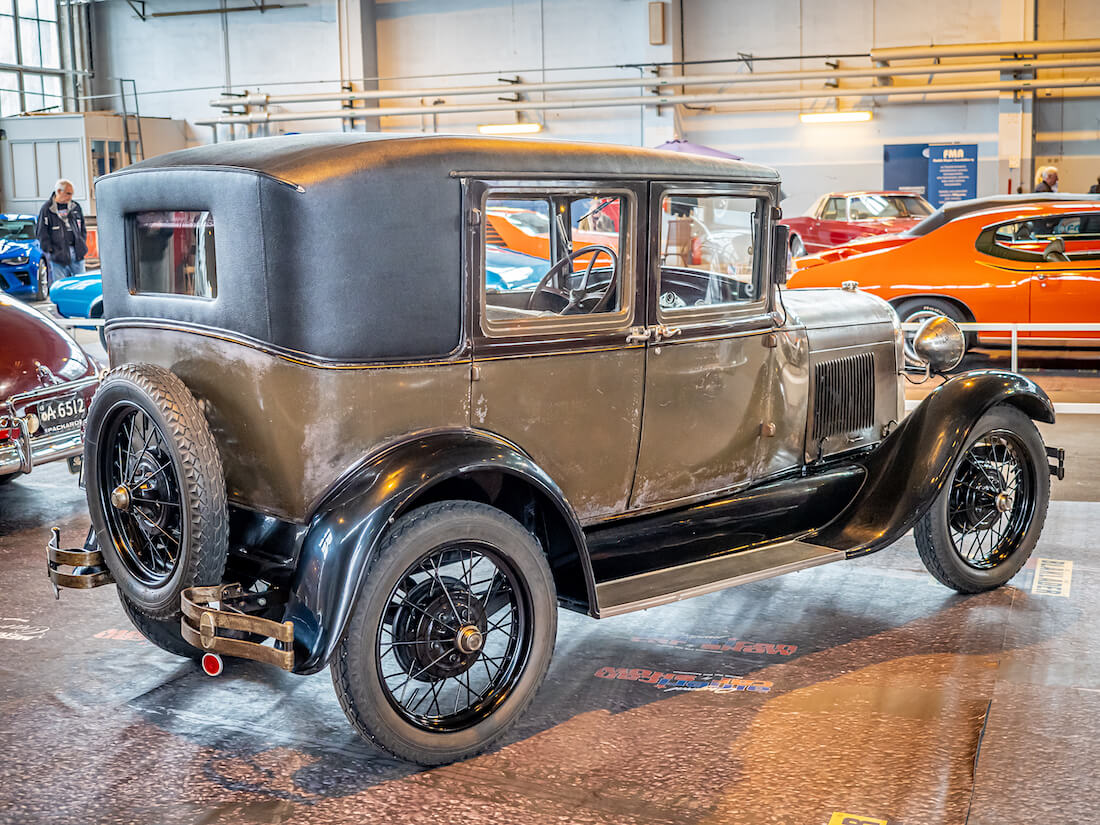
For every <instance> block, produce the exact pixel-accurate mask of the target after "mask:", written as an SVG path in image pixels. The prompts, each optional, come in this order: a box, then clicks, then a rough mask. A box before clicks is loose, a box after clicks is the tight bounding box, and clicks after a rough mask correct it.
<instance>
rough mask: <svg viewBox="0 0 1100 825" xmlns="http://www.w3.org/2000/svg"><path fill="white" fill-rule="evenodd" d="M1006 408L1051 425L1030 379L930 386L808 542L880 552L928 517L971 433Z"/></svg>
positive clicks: (978, 374)
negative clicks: (852, 493)
mask: <svg viewBox="0 0 1100 825" xmlns="http://www.w3.org/2000/svg"><path fill="white" fill-rule="evenodd" d="M997 404H1012V405H1014V406H1017V407H1019V408H1020V409H1021V410H1022V411H1023V412H1024V413H1026V414H1027V415H1028V416H1030V417H1031V418H1033V419H1035V420H1038V421H1045V422H1046V423H1048V424H1053V423H1054V405H1053V404H1052V403H1051V401H1050V399H1049V398H1048V397H1047V394H1046V393H1045V392H1043V389H1042V388H1041V387H1040V386H1039V385H1038V384H1036V383H1035V382H1034V381H1032V380H1030V379H1028V378H1025V377H1024V376H1022V375H1017V374H1016V373H1011V372H1002V371H1000V370H980V371H975V372H968V373H963V374H962V375H959V376H957V377H955V378H952V379H951V380H949V381H946V382H945V383H943V384H942V385H940V386H939V387H937V388H936V389H935V390H934V391H933V392H932V393H930V394H929V395H928V397H927V398H925V399H924V401H922V402H921V404H920V406H918V407H917V408H916V409H915V410H913V412H912V413H910V415H908V416H907V417H906V418H905V420H904V421H902V423H901V425H900V426H899V427H898V428H897V429H896V430H894V432H892V433H891V434H890V435H889V436H888V437H887V438H886V439H884V440H883V441H882V443H881V444H880V445H879V446H878V447H877V448H876V449H875V450H874V451H872V452H871V453H868V454H867V455H866V456H863V457H862V458H860V459H859V460H858V461H859V463H860V464H862V465H863V466H864V467H865V468H866V470H867V478H866V481H865V482H864V484H863V486H862V487H861V488H860V491H859V492H858V493H857V494H856V497H855V498H854V499H853V500H852V503H851V504H850V505H848V507H846V508H845V509H844V511H843V512H842V513H841V514H840V515H839V516H838V517H837V518H836V519H834V520H833V521H832V522H831V523H830V524H828V525H827V526H826V527H825V528H824V529H823V530H822V531H821V532H820V533H819V534H818V535H817V536H816V537H815V538H814V539H812V541H813V542H814V543H815V544H823V545H825V546H827V547H831V548H833V549H835V550H844V551H846V552H847V553H848V555H849V556H856V555H861V554H864V553H871V552H874V551H875V550H881V549H882V548H883V547H886V546H887V545H889V544H892V543H893V542H895V541H897V539H899V538H900V537H901V536H902V535H904V534H905V533H906V532H907V531H909V530H910V529H911V528H912V527H913V525H915V524H916V523H917V521H918V520H919V519H920V518H921V517H922V516H923V515H924V514H925V513H926V512H928V508H929V507H931V506H932V502H933V501H935V499H936V496H938V495H939V492H940V490H941V489H942V488H943V485H944V484H945V483H946V481H947V479H948V478H949V477H950V475H951V471H952V470H953V469H954V466H955V462H956V461H957V460H958V458H959V456H960V455H961V453H962V448H963V444H965V443H966V439H967V437H969V435H970V431H971V430H972V429H973V428H974V425H975V424H976V423H977V422H978V419H979V418H981V417H982V416H983V415H984V414H985V413H986V412H987V411H988V410H989V409H991V408H992V407H994V406H996V405H997Z"/></svg>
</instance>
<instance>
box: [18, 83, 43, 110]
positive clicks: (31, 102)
mask: <svg viewBox="0 0 1100 825" xmlns="http://www.w3.org/2000/svg"><path fill="white" fill-rule="evenodd" d="M45 105H46V103H45V100H44V98H43V97H42V75H40V74H25V75H23V111H25V112H37V111H38V110H39V109H42V108H44V107H45Z"/></svg>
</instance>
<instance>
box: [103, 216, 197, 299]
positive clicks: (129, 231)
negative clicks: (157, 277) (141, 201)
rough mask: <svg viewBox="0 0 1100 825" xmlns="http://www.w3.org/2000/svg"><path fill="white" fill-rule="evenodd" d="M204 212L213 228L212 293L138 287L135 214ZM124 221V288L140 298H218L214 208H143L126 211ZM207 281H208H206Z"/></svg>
mask: <svg viewBox="0 0 1100 825" xmlns="http://www.w3.org/2000/svg"><path fill="white" fill-rule="evenodd" d="M162 211H171V212H205V213H207V214H208V215H209V216H210V222H211V224H212V225H213V229H214V280H213V282H211V283H210V285H211V287H212V288H213V294H212V295H195V294H188V293H186V292H145V291H141V290H139V289H138V256H137V245H138V232H137V216H138V215H140V214H142V213H143V212H162ZM124 220H125V221H126V235H127V238H128V243H127V244H126V289H127V291H128V292H129V293H130V294H131V295H134V296H139V297H141V298H153V299H166V298H168V299H182V300H192V301H205V302H212V301H217V300H218V269H219V266H218V258H219V252H218V242H217V221H216V220H215V218H214V210H213V209H210V208H209V207H201V208H197V209H172V210H160V209H145V210H141V211H139V212H127V213H126V214H125V216H124ZM208 282H209V281H208Z"/></svg>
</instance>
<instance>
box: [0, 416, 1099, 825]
mask: <svg viewBox="0 0 1100 825" xmlns="http://www.w3.org/2000/svg"><path fill="white" fill-rule="evenodd" d="M1098 427H1100V419H1098V418H1097V417H1096V416H1092V415H1067V416H1063V417H1062V418H1061V420H1060V422H1059V424H1058V425H1057V426H1055V427H1046V428H1044V429H1045V431H1044V435H1045V437H1046V438H1047V440H1048V442H1050V443H1054V444H1058V445H1060V446H1063V447H1066V448H1067V468H1068V473H1069V476H1068V477H1067V479H1066V480H1065V481H1064V482H1061V483H1058V482H1055V483H1054V500H1053V502H1052V504H1051V508H1050V513H1049V516H1048V519H1047V527H1046V530H1045V532H1044V533H1043V537H1042V539H1041V541H1040V544H1039V547H1038V548H1037V550H1036V552H1035V557H1037V558H1038V557H1041V558H1043V559H1049V560H1054V561H1053V562H1043V564H1044V565H1045V567H1044V571H1045V575H1043V576H1042V580H1041V581H1037V576H1036V558H1033V559H1032V562H1031V563H1030V564H1029V565H1028V567H1027V568H1025V569H1024V570H1023V571H1022V572H1021V573H1020V574H1019V575H1018V576H1017V577H1016V578H1015V579H1014V580H1013V581H1012V583H1011V585H1010V586H1009V587H1006V588H1003V589H1001V590H998V591H995V592H992V593H987V594H984V595H979V596H970V597H963V596H958V595H955V594H954V593H952V592H951V591H949V590H947V589H945V588H943V587H941V586H940V585H938V584H937V583H935V582H934V581H933V579H932V578H931V577H930V576H929V575H927V574H926V573H925V572H924V570H923V568H922V567H921V564H920V561H919V560H918V558H917V555H916V551H915V548H914V545H913V542H912V540H911V538H908V537H907V538H905V539H903V540H902V541H901V542H899V543H898V544H897V545H896V546H894V547H892V548H890V549H888V550H885V551H883V552H882V553H879V554H877V555H875V556H871V557H869V558H866V559H863V560H859V561H855V562H848V563H841V564H834V565H827V566H825V567H821V568H817V569H814V570H809V571H805V572H801V573H797V574H793V575H789V576H786V577H783V578H778V579H772V580H769V581H764V582H759V583H756V584H752V585H747V586H744V587H741V588H737V589H734V590H729V591H726V592H724V593H716V594H713V595H710V596H706V597H703V598H698V599H695V600H691V601H687V602H682V603H680V604H678V605H674V606H669V607H664V608H658V609H654V610H650V611H648V612H644V613H639V614H634V615H627V616H622V617H618V618H615V619H609V620H605V621H601V622H596V621H592V620H590V619H586V618H584V617H581V616H576V615H574V614H571V613H564V612H563V613H562V614H561V626H560V634H559V637H558V644H557V649H556V653H555V657H554V661H553V664H552V666H551V670H550V675H549V677H548V680H547V683H546V685H545V686H544V687H543V689H542V691H541V692H540V693H539V695H538V697H537V698H536V700H535V703H534V705H533V706H532V708H531V710H530V712H529V713H528V715H527V716H526V717H525V718H524V720H523V721H522V723H521V726H520V727H519V728H517V729H516V730H515V731H514V733H513V734H512V736H511V737H510V738H509V739H508V741H507V742H506V744H505V746H503V747H501V748H499V749H497V750H496V751H495V752H492V753H489V754H487V755H485V756H482V757H479V758H477V759H473V760H470V761H468V762H464V763H461V764H456V765H451V766H448V767H443V768H437V769H434V770H420V769H417V768H415V767H411V766H409V765H406V764H402V763H400V762H395V761H393V760H391V759H388V758H386V757H384V756H382V755H381V754H379V753H378V752H377V751H375V750H374V749H372V748H371V747H370V746H369V745H367V744H365V743H363V742H362V741H360V740H359V739H358V738H357V737H356V736H355V734H354V733H353V732H352V730H351V728H350V727H349V726H348V725H347V724H346V723H345V720H344V716H343V713H342V712H341V710H340V707H339V705H338V704H337V702H336V699H335V696H334V695H333V692H332V686H331V684H330V682H329V679H328V677H327V675H326V674H319V675H317V676H312V677H298V676H292V675H289V674H285V673H283V672H281V671H278V670H276V669H274V668H269V667H265V666H262V665H258V664H254V663H248V662H241V661H230V662H229V663H228V665H227V668H226V672H225V673H224V675H222V676H221V677H220V678H217V679H210V678H207V677H205V676H203V675H202V674H201V672H200V671H199V670H198V669H197V667H195V666H194V665H192V664H191V663H189V662H185V661H182V660H180V659H177V658H175V657H173V656H170V655H169V654H167V653H163V652H161V651H160V650H159V649H157V648H155V647H153V646H152V645H150V644H148V643H146V642H144V641H143V640H142V639H141V637H140V636H138V635H137V634H136V632H134V631H132V630H131V629H130V626H129V625H128V623H127V621H126V619H125V617H124V616H123V614H122V610H121V608H120V607H119V604H118V600H117V598H116V596H115V593H114V587H113V586H111V587H104V588H100V589H98V590H95V591H91V592H87V593H82V592H76V591H69V592H65V593H63V594H62V596H61V600H60V601H58V602H55V601H54V600H53V597H52V594H51V592H50V588H49V586H48V582H47V579H46V576H45V558H44V546H45V543H46V541H47V539H48V529H47V528H48V527H49V526H50V525H52V524H57V525H59V526H60V527H61V528H62V530H63V536H64V539H65V543H66V544H68V545H76V544H79V542H80V540H81V539H82V538H83V535H84V532H85V530H86V529H87V525H88V521H87V516H86V513H85V508H84V502H83V496H82V494H81V492H80V490H79V489H78V488H77V486H76V483H75V480H74V479H73V477H71V476H69V475H68V473H67V471H66V469H65V467H64V466H60V467H58V466H57V465H51V466H46V467H42V468H40V469H39V470H37V471H36V472H35V473H34V474H33V475H31V476H29V477H27V478H25V479H21V480H19V481H17V482H16V483H14V484H11V485H8V486H6V487H5V488H2V489H0V822H2V823H40V822H50V823H97V824H100V823H102V825H107V824H108V823H112V824H113V823H165V824H166V825H167V824H169V823H227V824H228V823H233V824H234V825H247V824H248V823H286V822H308V823H316V825H323V824H324V823H366V822H385V823H405V822H416V823H433V825H444V823H467V822H485V823H511V822H522V823H541V822H563V823H681V822H691V823H791V825H824V824H825V823H829V822H836V823H839V822H845V823H856V822H859V823H863V822H867V823H875V822H888V823H890V825H899V824H900V823H912V824H913V825H931V823H960V825H961V823H970V825H1003V824H1004V823H1023V822H1057V823H1089V822H1097V821H1100V780H1097V778H1096V769H1097V765H1100V735H1098V734H1100V655H1098V654H1100V563H1098V562H1097V561H1096V559H1095V555H1094V553H1095V551H1094V547H1095V545H1094V541H1095V540H1096V535H1097V526H1096V525H1097V524H1098V523H1100V484H1098V483H1097V475H1096V471H1095V469H1094V468H1095V467H1096V466H1097V462H1098V460H1100V447H1098V445H1097V441H1098V440H1097V438H1096V433H1097V428H1098ZM1066 561H1071V562H1073V564H1072V566H1071V567H1069V566H1067V565H1065V564H1059V563H1058V562H1066ZM639 670H644V671H659V672H662V673H664V674H666V675H667V674H677V675H680V676H682V677H684V678H682V679H681V680H680V681H681V683H689V684H690V682H691V681H693V680H691V677H692V676H694V675H696V674H701V676H702V679H703V680H705V679H706V678H707V677H709V676H712V675H721V676H734V677H741V678H743V679H745V680H747V682H746V683H744V684H745V686H746V687H747V689H745V690H728V691H723V692H715V691H713V690H699V689H680V690H675V689H672V685H674V683H670V685H669V686H668V687H664V688H661V687H656V686H654V685H651V684H646V683H644V682H641V681H637V678H638V677H639V676H640V675H642V674H639V673H637V672H633V673H632V671H639ZM700 682H701V680H700ZM838 814H847V815H849V817H845V816H837V815H838Z"/></svg>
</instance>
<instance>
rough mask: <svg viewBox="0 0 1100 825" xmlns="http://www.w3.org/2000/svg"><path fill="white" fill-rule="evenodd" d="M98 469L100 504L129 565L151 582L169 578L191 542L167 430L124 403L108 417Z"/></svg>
mask: <svg viewBox="0 0 1100 825" xmlns="http://www.w3.org/2000/svg"><path fill="white" fill-rule="evenodd" d="M104 434H105V436H106V437H105V438H104V439H103V442H102V444H103V448H102V449H101V450H100V453H99V466H98V467H97V472H98V473H99V478H100V479H102V480H103V482H104V483H103V484H101V486H100V488H99V495H100V499H101V501H100V504H101V506H102V508H103V512H104V513H105V514H106V518H107V524H108V527H109V530H110V534H111V538H112V539H113V540H114V544H115V547H116V548H117V549H118V553H119V557H120V558H121V560H122V563H123V564H124V565H125V566H126V570H127V571H128V572H129V573H130V574H131V575H132V576H133V577H134V578H135V579H137V580H138V581H140V582H142V583H143V584H145V585H147V586H149V587H158V586H161V585H163V584H164V583H165V582H167V581H168V580H169V579H170V578H171V577H172V575H173V574H174V573H175V571H176V566H177V565H178V563H179V560H180V549H181V548H182V547H184V546H186V543H187V541H188V538H189V537H188V535H187V529H186V522H185V521H184V519H183V518H182V507H183V497H182V495H181V493H180V490H181V483H180V478H179V474H178V471H177V469H176V467H175V464H174V462H173V461H172V454H171V452H170V451H169V447H168V443H167V440H166V438H165V435H164V433H163V431H162V430H161V429H160V427H159V426H158V425H157V424H156V422H154V421H153V419H152V418H151V417H150V416H149V415H148V414H146V412H145V411H144V410H142V409H141V408H140V407H138V406H136V405H133V404H128V403H121V404H119V405H117V406H116V407H115V408H114V409H113V410H112V411H111V413H110V415H109V416H108V418H107V420H106V422H105V430H104Z"/></svg>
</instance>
